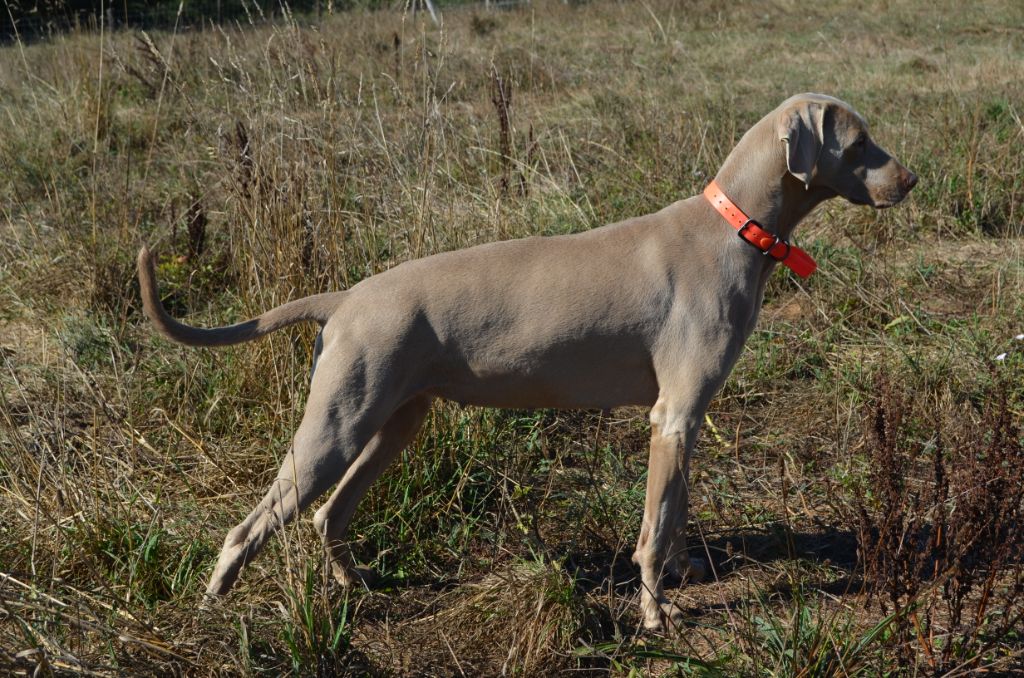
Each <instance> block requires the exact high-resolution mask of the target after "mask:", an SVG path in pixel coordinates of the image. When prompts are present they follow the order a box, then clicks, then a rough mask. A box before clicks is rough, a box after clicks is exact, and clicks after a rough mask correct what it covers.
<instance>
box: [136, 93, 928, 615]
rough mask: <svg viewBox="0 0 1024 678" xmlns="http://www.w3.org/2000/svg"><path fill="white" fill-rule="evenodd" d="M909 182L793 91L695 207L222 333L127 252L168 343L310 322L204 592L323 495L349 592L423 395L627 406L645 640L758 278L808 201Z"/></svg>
mask: <svg viewBox="0 0 1024 678" xmlns="http://www.w3.org/2000/svg"><path fill="white" fill-rule="evenodd" d="M916 183H917V177H916V176H915V175H914V174H913V173H912V172H910V171H908V170H907V169H906V168H905V167H903V166H902V165H901V164H900V163H899V162H897V161H896V160H894V159H893V158H892V157H891V156H890V155H889V154H888V153H887V152H886V151H884V150H883V149H882V148H880V147H879V146H877V145H876V144H875V143H874V142H873V141H872V140H871V138H870V137H869V136H868V131H867V125H866V123H865V122H864V119H863V118H862V117H861V116H860V115H858V114H857V113H856V112H855V111H854V110H853V109H852V108H850V106H848V105H847V104H845V103H843V102H841V101H839V100H837V99H833V98H831V97H826V96H822V95H818V94H801V95H799V96H795V97H792V98H790V99H787V100H786V101H785V102H783V103H782V105H781V106H779V107H778V108H777V109H775V110H774V111H772V112H771V113H769V114H768V115H767V116H765V117H764V118H763V119H762V120H761V121H759V122H758V123H757V124H756V125H754V127H752V128H751V129H750V130H749V131H748V132H747V133H746V134H745V135H744V136H743V138H742V139H741V140H740V142H739V144H738V145H737V146H736V148H735V149H734V150H733V151H732V153H730V154H729V157H728V158H726V160H725V164H724V165H723V166H722V169H721V170H720V171H719V172H718V175H717V176H716V178H715V181H714V182H712V184H711V185H710V186H709V187H708V190H706V191H705V194H704V195H703V196H695V197H692V198H689V199H687V200H681V201H679V202H676V203H673V204H671V205H669V206H668V207H666V208H664V209H662V210H661V211H659V212H656V213H654V214H649V215H647V216H642V217H637V218H634V219H629V220H627V221H623V222H621V223H617V224H612V225H610V226H604V227H602V228H595V229H593V230H591V231H587V232H586V233H579V234H575V235H566V236H558V237H550V238H526V239H523V240H513V241H508V242H498V243H492V244H487V245H481V246H479V247H473V248H470V249H466V250H460V251H457V252H447V253H444V254H438V255H434V256H431V257H427V258H425V259H418V260H415V261H409V262H406V263H404V264H401V265H400V266H396V267H394V268H392V269H391V270H389V271H387V272H384V273H381V274H379V275H375V276H373V277H371V278H368V279H366V280H364V281H362V282H360V283H359V284H358V285H356V286H355V287H353V288H352V289H350V290H348V291H344V292H333V293H327V294H318V295H315V296H311V297H307V298H305V299H299V300H296V301H292V302H290V303H287V304H284V305H282V306H279V307H277V308H275V309H273V310H270V311H267V312H266V313H264V314H263V315H261V316H259V317H258V318H255V319H253V320H248V321H246V322H243V323H238V324H236V325H231V326H229V327H223V328H217V329H199V328H194V327H189V326H187V325H183V324H181V323H179V322H177V321H175V320H174V319H173V318H171V317H170V316H169V315H168V314H167V312H166V311H165V310H164V308H163V306H162V304H161V302H160V297H159V295H158V293H157V288H156V281H155V277H154V272H153V262H152V258H151V257H150V255H149V253H148V252H147V250H146V249H145V248H143V249H142V251H141V252H140V253H139V282H140V283H141V287H142V299H143V303H144V305H145V310H146V314H147V315H148V316H149V318H150V319H151V320H152V321H153V324H154V325H156V327H157V329H158V330H159V331H160V332H161V333H162V334H163V335H164V336H166V337H169V338H170V339H173V340H175V341H178V342H181V343H184V344H189V345H192V346H224V345H227V344H235V343H239V342H243V341H249V340H252V339H256V338H258V337H262V336H263V335H265V334H267V333H269V332H273V331H275V330H278V329H281V328H282V327H286V326H288V325H291V324H293V323H297V322H301V321H315V322H317V323H319V324H320V325H321V327H322V330H321V335H320V337H318V341H317V359H316V362H315V370H314V373H313V377H312V381H311V384H310V393H309V402H308V403H307V405H306V411H305V414H304V416H303V418H302V423H301V424H300V425H299V428H298V431H296V433H295V439H294V441H293V443H292V448H291V451H290V452H289V453H288V455H287V457H286V458H285V460H284V463H283V464H282V465H281V470H280V472H279V473H278V476H277V479H276V480H275V481H274V483H273V485H272V486H271V487H270V489H269V490H268V492H267V494H266V496H265V497H264V498H263V501H261V502H260V504H259V505H258V506H257V507H256V508H255V509H253V511H252V513H250V514H249V516H248V517H246V518H245V520H243V521H242V522H241V523H240V524H239V525H238V526H237V527H235V528H234V529H232V530H231V531H230V532H229V533H228V536H227V539H226V540H225V542H224V548H223V550H222V551H221V553H220V557H219V559H218V561H217V565H216V568H215V569H214V571H213V575H212V577H211V579H210V584H209V587H208V589H207V593H208V594H209V595H217V594H223V593H225V592H227V591H228V590H229V589H230V588H231V586H232V585H233V584H234V582H235V580H236V579H237V578H238V575H239V572H240V571H241V569H242V567H243V566H244V565H245V563H246V562H248V561H249V559H251V558H252V557H253V556H255V555H256V553H257V552H258V551H259V550H260V548H261V547H262V546H263V544H264V543H265V542H266V540H267V538H268V537H269V536H270V535H271V533H272V532H273V531H274V530H275V529H276V528H278V527H279V526H282V525H284V524H286V523H288V521H290V520H291V519H292V518H294V517H295V515H296V514H297V513H298V512H299V511H301V510H302V509H304V508H306V507H307V506H309V504H310V503H311V502H312V501H313V500H314V499H316V498H317V497H319V496H320V495H321V494H322V493H324V492H325V491H326V490H327V489H328V488H330V487H331V486H332V485H334V484H335V483H339V481H340V483H339V485H338V487H337V489H336V490H335V491H334V493H333V494H332V495H331V497H330V499H329V500H328V501H327V502H326V503H325V504H324V506H323V507H322V508H321V509H320V510H318V511H317V512H316V514H315V515H314V516H313V522H314V524H315V526H316V528H317V530H318V531H319V532H320V534H321V535H322V536H323V540H324V546H325V548H326V549H327V553H328V554H329V558H330V561H331V566H332V571H333V573H334V576H335V577H336V578H337V579H338V581H339V582H341V583H342V584H344V585H351V584H353V583H355V582H358V581H360V580H362V577H363V575H362V570H361V568H356V567H354V565H353V563H352V559H351V557H350V555H349V552H348V550H347V548H346V547H345V545H344V543H343V539H344V536H345V531H346V529H347V527H348V524H349V521H350V520H351V519H352V515H353V513H354V512H355V509H356V505H357V504H358V503H359V500H360V499H361V498H362V497H363V495H364V494H365V493H366V490H367V488H368V487H369V486H370V484H371V483H372V482H373V481H374V479H376V478H377V477H378V476H379V475H380V473H381V472H382V471H383V470H384V469H385V467H387V466H388V464H390V463H391V462H392V461H393V460H394V459H395V458H396V457H397V456H398V453H399V452H400V451H401V450H402V448H403V447H405V446H406V445H407V444H409V442H410V441H411V440H412V439H413V437H414V436H415V435H416V432H417V431H418V430H419V428H420V425H421V424H422V423H423V419H424V417H425V416H426V414H427V412H428V410H429V409H430V404H431V401H432V400H433V399H434V398H447V399H449V400H454V401H456V402H459V403H469V404H474V405H485V406H490V407H516V408H537V407H553V408H600V409H607V408H611V407H616V406H621V405H645V406H651V407H652V409H651V415H650V418H651V432H652V435H651V455H650V467H649V473H648V477H647V497H646V501H645V504H644V518H643V524H642V526H641V530H640V539H639V541H638V542H637V546H636V552H635V554H634V555H633V560H634V561H635V562H636V563H637V564H638V565H639V566H640V571H641V577H642V580H643V587H642V594H641V605H642V610H643V617H644V624H645V626H647V627H648V628H650V629H655V630H658V629H664V627H665V623H666V621H669V620H671V621H672V622H673V623H678V622H679V621H681V611H680V610H679V609H678V608H677V607H675V606H674V605H672V604H671V603H670V602H669V601H668V599H667V598H666V597H665V594H664V589H663V585H662V577H663V575H664V574H665V573H666V572H668V573H672V574H674V575H676V576H681V577H687V576H688V577H691V578H696V577H699V576H700V574H701V572H700V570H701V569H702V566H701V565H700V564H698V562H697V561H696V559H695V560H694V562H692V563H691V562H690V560H689V559H688V558H687V554H686V521H687V505H688V491H687V478H688V472H689V466H690V457H691V455H692V453H693V448H694V442H695V441H696V439H697V433H698V431H699V429H700V424H701V421H702V419H703V417H704V411H705V409H706V408H707V406H708V403H709V402H710V400H711V398H712V397H713V396H714V394H715V393H716V392H717V391H718V389H719V388H720V387H721V386H722V383H723V382H724V381H725V379H726V377H727V376H728V374H729V372H730V370H731V369H732V366H733V364H734V363H735V361H736V358H737V357H738V356H739V354H740V349H741V348H742V347H743V343H744V342H745V341H746V339H747V337H748V336H749V335H750V332H751V330H752V329H753V327H754V323H755V322H756V321H757V315H758V312H759V310H760V308H761V301H762V298H763V294H764V288H765V283H766V282H767V280H768V277H769V276H770V275H771V273H772V271H773V270H774V269H775V265H776V263H778V262H780V261H781V262H782V263H783V264H784V265H786V266H788V267H790V268H791V269H793V270H794V271H795V272H796V273H797V274H799V275H809V274H810V272H811V271H813V269H814V262H813V260H812V259H811V258H810V257H809V256H808V255H807V254H806V253H805V252H803V251H801V250H799V249H798V248H796V247H794V246H791V245H790V244H789V237H790V234H791V233H792V232H793V229H794V227H795V226H796V225H797V223H798V222H799V221H800V220H801V219H802V218H803V217H804V216H806V215H807V214H808V213H809V212H810V211H811V210H812V209H814V207H815V206H816V205H818V204H819V203H821V202H822V201H824V200H828V199H829V198H833V197H835V196H842V197H844V198H846V199H847V200H849V201H850V202H853V203H855V204H858V205H871V206H872V207H876V208H881V207H889V206H891V205H895V204H896V203H898V202H900V201H901V200H902V199H903V198H904V197H906V195H907V193H908V192H909V191H910V190H911V189H912V188H913V187H914V185H915V184H916ZM737 234H739V236H740V237H737Z"/></svg>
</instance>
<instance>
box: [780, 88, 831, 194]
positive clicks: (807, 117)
mask: <svg viewBox="0 0 1024 678" xmlns="http://www.w3.org/2000/svg"><path fill="white" fill-rule="evenodd" d="M824 125H825V105H824V104H822V103H819V102H817V101H803V102H800V103H798V104H795V105H793V106H791V107H789V108H787V109H786V110H784V111H783V112H782V114H781V115H780V116H779V121H778V132H779V139H781V140H782V141H783V142H784V143H785V144H786V166H787V167H788V168H789V173H790V174H792V175H793V176H794V177H796V178H797V179H799V180H800V181H802V182H804V187H805V188H810V186H811V177H812V176H813V175H814V167H815V165H817V164H818V155H819V154H820V153H821V146H822V144H823V143H824V138H825V133H824Z"/></svg>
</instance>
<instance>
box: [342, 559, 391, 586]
mask: <svg viewBox="0 0 1024 678" xmlns="http://www.w3.org/2000/svg"><path fill="white" fill-rule="evenodd" d="M331 573H332V574H333V575H334V579H335V581H337V582H338V583H339V584H341V585H342V586H344V587H345V588H355V587H359V588H364V589H372V588H373V587H374V586H376V585H377V582H378V581H379V579H380V577H379V576H378V575H377V572H376V571H375V570H374V569H373V568H371V567H366V566H365V565H350V566H348V567H345V566H343V565H339V564H338V563H331Z"/></svg>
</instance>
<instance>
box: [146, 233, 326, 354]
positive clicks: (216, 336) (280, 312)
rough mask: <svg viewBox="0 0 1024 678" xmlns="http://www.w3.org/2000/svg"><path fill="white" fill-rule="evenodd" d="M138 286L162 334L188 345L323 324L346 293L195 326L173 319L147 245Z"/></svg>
mask: <svg viewBox="0 0 1024 678" xmlns="http://www.w3.org/2000/svg"><path fill="white" fill-rule="evenodd" d="M139 287H140V288H141V290H142V307H143V308H144V309H145V311H146V315H147V316H149V319H150V320H151V321H152V322H153V324H154V325H156V329H157V330H158V331H159V332H160V334H162V335H164V336H165V337H167V338H168V339H173V340H174V341H177V342H179V343H182V344H188V345H189V346H228V345H230V344H239V343H242V342H244V341H252V340H253V339H259V338H260V337H262V336H263V335H265V334H270V333H271V332H274V331H276V330H279V329H281V328H282V327H287V326H288V325H293V324H295V323H298V322H303V321H316V322H318V323H320V324H321V325H323V324H324V323H326V322H327V319H328V318H330V317H331V314H332V313H334V311H335V309H337V307H338V305H339V304H340V303H341V299H342V297H343V296H344V294H345V292H332V293H327V294H315V295H313V296H311V297H305V298H304V299H296V300H295V301H290V302H288V303H287V304H282V305H281V306H278V307H277V308H273V309H271V310H269V311H267V312H266V313H264V314H262V315H260V316H257V317H256V318H253V319H251V320H246V321H245V322H240V323H236V324H234V325H228V326H226V327H214V328H210V329H205V328H201V327H192V326H190V325H186V324H184V323H180V322H178V321H177V320H175V319H174V318H172V317H171V316H170V315H169V314H168V313H167V310H166V309H165V308H164V305H163V304H162V303H161V302H160V295H159V294H158V293H157V289H156V273H155V271H154V270H153V257H152V255H150V253H149V250H148V249H147V248H146V247H143V248H142V249H140V250H139Z"/></svg>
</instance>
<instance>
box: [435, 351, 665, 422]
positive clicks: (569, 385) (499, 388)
mask: <svg viewBox="0 0 1024 678" xmlns="http://www.w3.org/2000/svg"><path fill="white" fill-rule="evenodd" d="M456 372H457V374H453V375H451V376H452V377H453V378H451V379H450V380H446V381H445V383H443V384H440V385H438V386H436V387H434V388H431V389H429V391H430V393H432V394H433V395H436V396H440V397H442V398H446V399H448V400H453V401H455V402H458V403H462V404H465V405H482V406H486V407H512V408H524V409H529V408H539V407H552V408H559V409H574V408H580V409H608V408H611V407H620V406H624V405H648V406H649V405H653V404H654V402H655V401H656V400H657V398H658V384H657V380H656V379H655V377H654V371H653V369H652V368H651V364H650V361H649V359H643V358H641V357H640V356H621V355H620V356H615V357H611V356H608V357H606V358H605V359H604V360H587V359H586V356H585V355H581V356H569V355H560V356H549V359H548V360H539V361H531V360H529V359H528V358H524V359H522V360H516V361H510V362H509V363H505V364H495V363H486V364H476V365H472V366H469V365H467V366H465V368H464V369H460V370H457V371H456Z"/></svg>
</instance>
